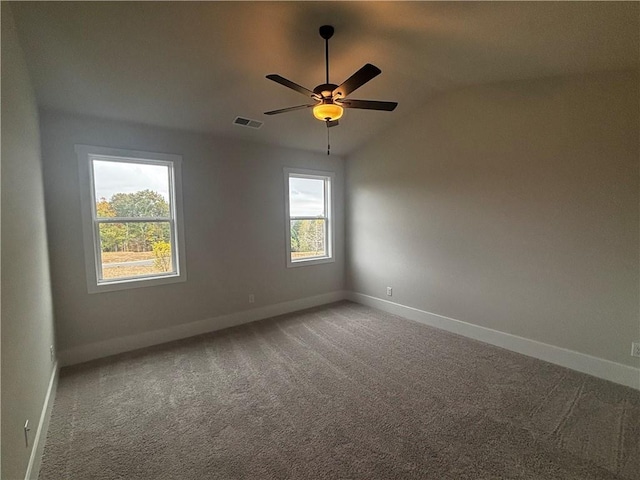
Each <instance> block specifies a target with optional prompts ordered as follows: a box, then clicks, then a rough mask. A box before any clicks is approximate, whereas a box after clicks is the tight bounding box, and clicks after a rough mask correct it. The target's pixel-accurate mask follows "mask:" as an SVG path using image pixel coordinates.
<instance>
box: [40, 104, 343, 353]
mask: <svg viewBox="0 0 640 480" xmlns="http://www.w3.org/2000/svg"><path fill="white" fill-rule="evenodd" d="M238 128H240V127H238ZM41 129H42V145H43V148H42V149H43V162H44V181H45V192H46V199H47V222H48V229H49V236H50V249H51V270H52V279H53V293H54V298H55V300H56V302H55V313H56V322H57V323H56V327H57V335H58V341H59V345H60V347H59V348H60V349H61V350H63V349H67V348H71V347H78V346H82V345H87V344H90V343H93V342H98V341H103V340H108V339H113V338H117V337H123V336H127V335H134V334H138V333H142V332H147V331H151V330H156V329H162V328H167V327H171V326H175V325H176V324H183V323H189V322H194V321H199V320H204V319H208V318H212V317H217V316H220V315H224V314H229V313H233V312H238V311H241V310H247V309H249V308H250V307H261V306H265V305H270V304H275V303H279V302H285V301H289V300H295V299H300V298H304V297H308V296H314V295H318V294H323V293H328V292H333V291H339V290H342V289H343V286H344V285H343V283H344V254H343V250H344V248H343V246H344V218H343V216H344V215H343V207H342V205H343V202H344V199H343V191H344V185H343V182H344V178H343V177H344V168H343V161H342V159H341V158H339V157H334V156H331V157H327V156H326V155H319V154H312V153H308V152H303V151H296V150H291V149H280V148H276V147H265V146H261V145H252V144H250V143H247V142H236V141H232V140H224V139H218V138H214V137H210V136H206V135H199V134H193V133H186V132H181V131H173V130H164V129H159V128H153V127H146V126H141V125H132V124H123V123H118V122H112V121H107V120H100V119H94V118H79V117H74V116H70V115H66V114H62V113H57V112H42V113H41ZM74 144H89V145H97V146H107V147H113V148H126V149H134V150H144V151H154V152H164V153H175V154H179V155H182V156H183V165H182V171H183V199H184V221H185V236H186V259H187V281H186V282H184V283H176V284H171V285H163V286H156V287H146V288H137V289H133V290H125V291H118V292H109V293H97V294H88V293H87V285H86V280H85V265H84V259H83V253H82V252H83V245H82V224H81V219H80V194H79V190H78V160H77V157H76V154H75V152H74ZM285 166H294V167H295V166H298V167H304V168H311V169H317V170H331V171H334V172H335V173H336V186H335V187H336V188H335V192H336V197H335V200H336V219H335V220H336V249H335V253H336V261H335V262H334V263H329V264H323V265H315V266H309V267H299V268H289V269H288V268H286V262H285V219H284V176H283V167H285ZM249 293H253V294H255V304H254V305H249V304H248V294H249Z"/></svg>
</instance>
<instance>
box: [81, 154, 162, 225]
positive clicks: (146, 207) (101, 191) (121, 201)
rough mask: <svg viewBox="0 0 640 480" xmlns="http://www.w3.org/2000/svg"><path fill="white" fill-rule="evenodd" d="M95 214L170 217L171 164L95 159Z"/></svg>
mask: <svg viewBox="0 0 640 480" xmlns="http://www.w3.org/2000/svg"><path fill="white" fill-rule="evenodd" d="M93 174H94V187H95V194H96V198H95V201H96V215H97V217H98V218H105V217H169V212H170V205H169V202H170V196H169V167H168V166H167V165H147V164H141V163H126V162H113V161H108V160H93Z"/></svg>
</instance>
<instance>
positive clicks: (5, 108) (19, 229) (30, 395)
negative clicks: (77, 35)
mask: <svg viewBox="0 0 640 480" xmlns="http://www.w3.org/2000/svg"><path fill="white" fill-rule="evenodd" d="M1 190H2V302H1V304H2V348H1V350H2V473H1V474H0V477H2V478H4V479H18V478H19V479H22V478H24V475H25V472H26V469H27V464H28V461H29V455H30V454H31V446H30V447H29V448H27V447H25V442H24V434H23V426H24V422H25V420H27V419H28V420H29V423H30V425H31V428H32V430H31V434H30V437H31V442H32V441H33V439H34V436H35V433H36V429H37V427H38V422H39V420H40V414H41V412H42V407H43V403H44V399H45V395H46V392H47V387H48V385H49V379H50V378H51V374H52V372H53V362H52V361H51V356H50V354H49V347H50V346H51V345H53V343H54V335H53V315H52V305H51V303H52V302H51V285H50V280H49V258H48V253H47V237H46V226H45V219H44V198H43V191H42V168H41V162H40V134H39V131H38V111H37V107H36V103H35V98H34V93H33V90H32V89H31V85H30V81H29V76H28V73H27V68H26V65H25V63H24V60H23V57H22V51H21V49H20V46H19V45H18V41H17V36H16V32H15V26H14V23H13V17H12V15H11V11H10V9H9V7H8V5H7V3H5V2H3V3H2V185H1ZM31 445H33V443H31Z"/></svg>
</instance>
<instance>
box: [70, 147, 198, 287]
mask: <svg viewBox="0 0 640 480" xmlns="http://www.w3.org/2000/svg"><path fill="white" fill-rule="evenodd" d="M75 151H76V154H77V156H78V167H79V173H80V206H81V214H82V231H83V242H84V256H85V270H86V278H87V290H88V291H89V293H100V292H112V291H117V290H128V289H131V288H140V287H151V286H155V285H165V284H169V283H176V282H184V281H186V279H187V270H186V262H185V258H186V257H185V246H184V244H185V240H184V221H183V213H182V157H181V156H180V155H174V154H168V153H155V152H143V151H137V150H124V149H118V148H108V147H96V146H92V145H75ZM93 160H108V161H116V162H123V163H141V164H146V165H162V166H167V167H169V172H170V173H169V195H170V201H169V205H170V207H171V211H170V216H169V217H166V218H165V217H162V218H146V217H145V218H144V219H140V218H132V219H129V218H127V219H119V221H127V222H129V221H133V222H139V221H144V222H150V221H151V222H152V221H162V222H169V224H170V230H171V254H172V259H173V260H174V263H175V272H171V273H168V274H162V275H156V274H152V275H145V276H138V277H134V278H124V279H109V280H99V278H100V272H101V270H102V263H101V248H100V234H99V225H100V224H101V223H108V222H111V220H107V221H106V222H105V219H98V218H97V215H96V202H95V189H94V180H95V179H94V174H93Z"/></svg>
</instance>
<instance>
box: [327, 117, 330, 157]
mask: <svg viewBox="0 0 640 480" xmlns="http://www.w3.org/2000/svg"><path fill="white" fill-rule="evenodd" d="M327 155H331V144H330V143H329V121H327Z"/></svg>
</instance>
